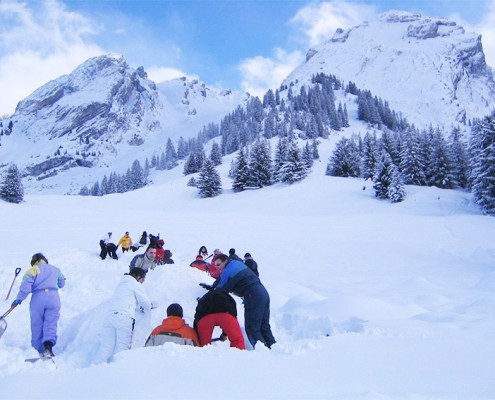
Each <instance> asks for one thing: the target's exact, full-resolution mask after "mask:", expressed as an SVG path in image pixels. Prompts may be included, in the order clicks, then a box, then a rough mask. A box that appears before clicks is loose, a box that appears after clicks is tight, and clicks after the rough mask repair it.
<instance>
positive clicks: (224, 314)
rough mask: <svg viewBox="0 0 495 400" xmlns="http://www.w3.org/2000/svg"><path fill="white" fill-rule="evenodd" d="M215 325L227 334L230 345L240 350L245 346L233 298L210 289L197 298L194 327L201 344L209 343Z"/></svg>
mask: <svg viewBox="0 0 495 400" xmlns="http://www.w3.org/2000/svg"><path fill="white" fill-rule="evenodd" d="M216 326H219V327H220V329H222V331H223V334H224V335H227V338H228V339H229V341H230V347H236V348H238V349H240V350H244V349H245V348H246V346H245V344H244V337H243V336H242V331H241V327H240V326H239V322H238V321H237V306H236V303H235V300H234V299H233V298H232V296H230V295H229V294H228V293H225V292H221V291H217V290H210V291H209V292H208V293H206V294H205V295H204V296H203V297H201V299H199V300H198V306H197V307H196V314H194V327H195V328H196V330H197V331H198V336H199V341H200V343H201V346H206V345H207V344H210V343H211V336H212V334H213V330H214V329H215V327H216Z"/></svg>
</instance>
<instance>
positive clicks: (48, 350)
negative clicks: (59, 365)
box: [43, 341, 55, 357]
mask: <svg viewBox="0 0 495 400" xmlns="http://www.w3.org/2000/svg"><path fill="white" fill-rule="evenodd" d="M43 346H44V347H45V351H44V352H43V356H44V357H55V354H53V351H52V347H53V344H52V342H49V341H46V342H44V343H43Z"/></svg>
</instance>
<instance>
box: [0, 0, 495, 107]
mask: <svg viewBox="0 0 495 400" xmlns="http://www.w3.org/2000/svg"><path fill="white" fill-rule="evenodd" d="M391 9H400V10H406V11H414V12H420V13H422V14H423V15H428V16H443V17H446V18H449V19H453V20H455V21H456V22H457V23H459V24H461V25H463V26H464V27H465V28H466V30H469V31H475V32H478V33H481V34H482V35H483V46H484V50H485V54H486V56H487V62H488V64H489V65H491V66H495V43H494V42H495V28H492V27H495V0H429V1H395V0H388V1H383V0H382V1H372V0H367V1H366V0H362V1H359V2H358V1H344V0H340V1H313V2H308V1H281V0H272V1H264V0H250V1H248V0H244V1H209V0H206V1H202V0H194V1H193V0H190V1H187V0H182V1H166V0H152V1H148V0H126V1H117V0H101V1H100V0H65V1H62V0H48V1H41V0H36V1H31V0H24V1H20V0H0V87H1V88H2V92H3V93H8V95H7V96H5V95H3V96H0V115H5V114H11V113H13V111H14V109H15V105H16V104H17V102H18V101H19V100H22V99H23V98H25V97H26V96H28V95H29V94H30V93H31V92H32V91H33V90H35V89H36V88H38V87H39V86H41V85H43V84H44V83H46V82H48V81H49V80H51V79H54V78H56V77H58V76H60V75H62V74H66V73H70V72H71V71H72V70H73V69H74V68H75V67H77V66H78V65H79V64H81V63H82V62H84V61H85V60H86V59H88V58H90V57H93V56H97V55H101V54H106V53H115V54H122V55H123V56H124V57H125V59H126V60H127V61H128V63H129V64H130V65H131V66H134V67H137V66H140V65H142V66H144V67H145V69H146V71H147V72H148V74H149V76H150V78H152V79H153V80H155V81H156V82H159V81H162V80H165V79H171V78H173V77H177V76H182V75H188V76H194V77H198V78H199V79H201V80H202V81H204V82H205V83H206V84H208V85H210V86H215V87H222V88H229V89H233V90H248V91H250V92H251V93H253V94H261V93H264V91H266V90H267V89H268V88H275V87H277V86H278V85H279V84H280V83H281V81H282V80H283V79H284V78H285V77H286V76H287V75H288V73H289V72H290V71H292V69H293V68H294V67H296V66H297V65H298V64H300V63H301V62H302V61H303V60H304V56H305V54H306V52H307V50H308V49H309V48H310V47H311V46H313V45H315V44H317V43H318V42H319V41H321V40H325V39H326V38H329V37H331V36H332V35H333V33H334V32H335V29H337V28H339V27H340V28H349V27H351V26H354V25H357V24H359V23H360V22H362V21H363V20H366V19H371V18H373V17H374V16H376V15H377V14H379V13H381V12H383V11H386V10H391Z"/></svg>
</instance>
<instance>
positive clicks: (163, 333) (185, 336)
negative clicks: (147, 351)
mask: <svg viewBox="0 0 495 400" xmlns="http://www.w3.org/2000/svg"><path fill="white" fill-rule="evenodd" d="M183 316H184V312H183V310H182V307H181V305H180V304H177V303H173V304H170V305H169V306H168V308H167V318H165V319H164V320H163V321H162V323H161V325H159V326H157V327H156V328H155V329H153V330H152V331H151V334H150V336H149V337H148V340H146V343H145V347H150V346H161V345H162V344H165V343H177V344H185V345H190V346H199V339H198V335H197V333H196V331H195V330H194V329H193V328H191V327H190V326H189V325H187V324H186V322H185V321H184V319H183Z"/></svg>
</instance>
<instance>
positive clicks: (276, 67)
mask: <svg viewBox="0 0 495 400" xmlns="http://www.w3.org/2000/svg"><path fill="white" fill-rule="evenodd" d="M303 61H304V56H303V53H302V52H300V51H294V52H291V53H288V52H286V51H284V50H282V49H275V55H274V57H273V58H268V57H261V56H257V57H253V58H247V59H245V60H243V61H242V62H241V64H240V65H239V70H240V71H241V73H242V75H243V78H242V82H241V87H242V89H243V90H244V91H247V92H249V93H251V94H252V95H254V96H258V97H260V98H262V97H263V95H264V94H265V93H266V91H267V90H268V89H275V88H276V87H278V86H279V85H280V84H281V83H282V81H283V80H284V79H285V78H286V77H287V76H288V75H289V74H290V73H291V72H292V71H293V70H294V68H295V67H297V66H298V65H299V64H300V63H301V62H303Z"/></svg>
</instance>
